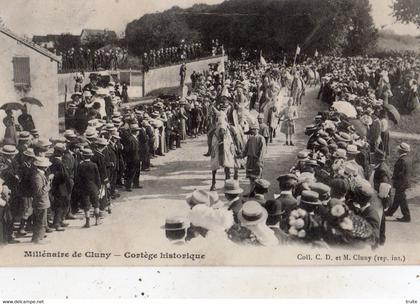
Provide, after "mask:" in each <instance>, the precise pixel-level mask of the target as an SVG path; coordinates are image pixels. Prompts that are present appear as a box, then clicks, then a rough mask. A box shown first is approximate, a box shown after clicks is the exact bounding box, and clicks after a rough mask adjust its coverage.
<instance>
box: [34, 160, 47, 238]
mask: <svg viewBox="0 0 420 304" xmlns="http://www.w3.org/2000/svg"><path fill="white" fill-rule="evenodd" d="M50 165H51V163H50V161H49V160H48V158H45V157H38V158H37V159H36V160H35V161H34V166H35V167H36V168H37V169H36V171H35V172H34V174H33V175H32V177H31V190H32V194H33V201H32V204H33V209H34V228H33V234H32V242H34V243H40V242H41V241H42V240H43V238H44V236H45V231H46V227H47V210H48V208H50V207H51V202H50V196H49V191H50V182H49V180H48V177H47V176H46V173H45V172H46V171H47V169H48V167H49V166H50Z"/></svg>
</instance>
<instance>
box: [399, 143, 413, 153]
mask: <svg viewBox="0 0 420 304" xmlns="http://www.w3.org/2000/svg"><path fill="white" fill-rule="evenodd" d="M398 150H400V151H402V152H405V153H408V152H410V151H411V147H410V145H409V144H407V143H405V142H403V143H401V144H400V145H399V146H398Z"/></svg>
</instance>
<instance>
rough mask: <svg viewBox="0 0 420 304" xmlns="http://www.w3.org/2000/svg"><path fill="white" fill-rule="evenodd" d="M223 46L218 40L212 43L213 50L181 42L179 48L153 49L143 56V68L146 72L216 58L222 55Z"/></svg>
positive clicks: (198, 44) (198, 43)
mask: <svg viewBox="0 0 420 304" xmlns="http://www.w3.org/2000/svg"><path fill="white" fill-rule="evenodd" d="M222 49H223V46H221V45H220V44H219V41H218V39H213V40H212V42H211V50H210V51H208V50H206V49H205V48H204V47H203V44H202V43H201V42H186V41H185V40H184V39H183V40H181V42H180V43H179V45H178V46H171V47H166V48H160V49H158V50H155V49H152V50H150V51H148V52H145V53H144V54H143V66H144V68H145V70H146V71H147V70H149V69H150V68H154V67H158V66H162V65H170V64H176V63H181V62H185V61H187V60H192V59H196V58H200V57H205V56H216V55H218V54H221V53H222Z"/></svg>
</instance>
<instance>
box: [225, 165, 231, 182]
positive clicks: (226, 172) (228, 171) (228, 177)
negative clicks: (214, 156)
mask: <svg viewBox="0 0 420 304" xmlns="http://www.w3.org/2000/svg"><path fill="white" fill-rule="evenodd" d="M226 179H230V168H227V167H225V180H226Z"/></svg>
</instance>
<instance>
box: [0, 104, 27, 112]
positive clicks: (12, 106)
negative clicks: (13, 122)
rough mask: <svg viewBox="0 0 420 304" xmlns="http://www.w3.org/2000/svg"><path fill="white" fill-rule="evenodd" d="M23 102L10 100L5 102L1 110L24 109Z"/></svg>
mask: <svg viewBox="0 0 420 304" xmlns="http://www.w3.org/2000/svg"><path fill="white" fill-rule="evenodd" d="M22 109H23V104H21V103H18V102H8V103H5V104H4V105H2V106H1V107H0V110H4V111H8V110H22Z"/></svg>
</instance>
